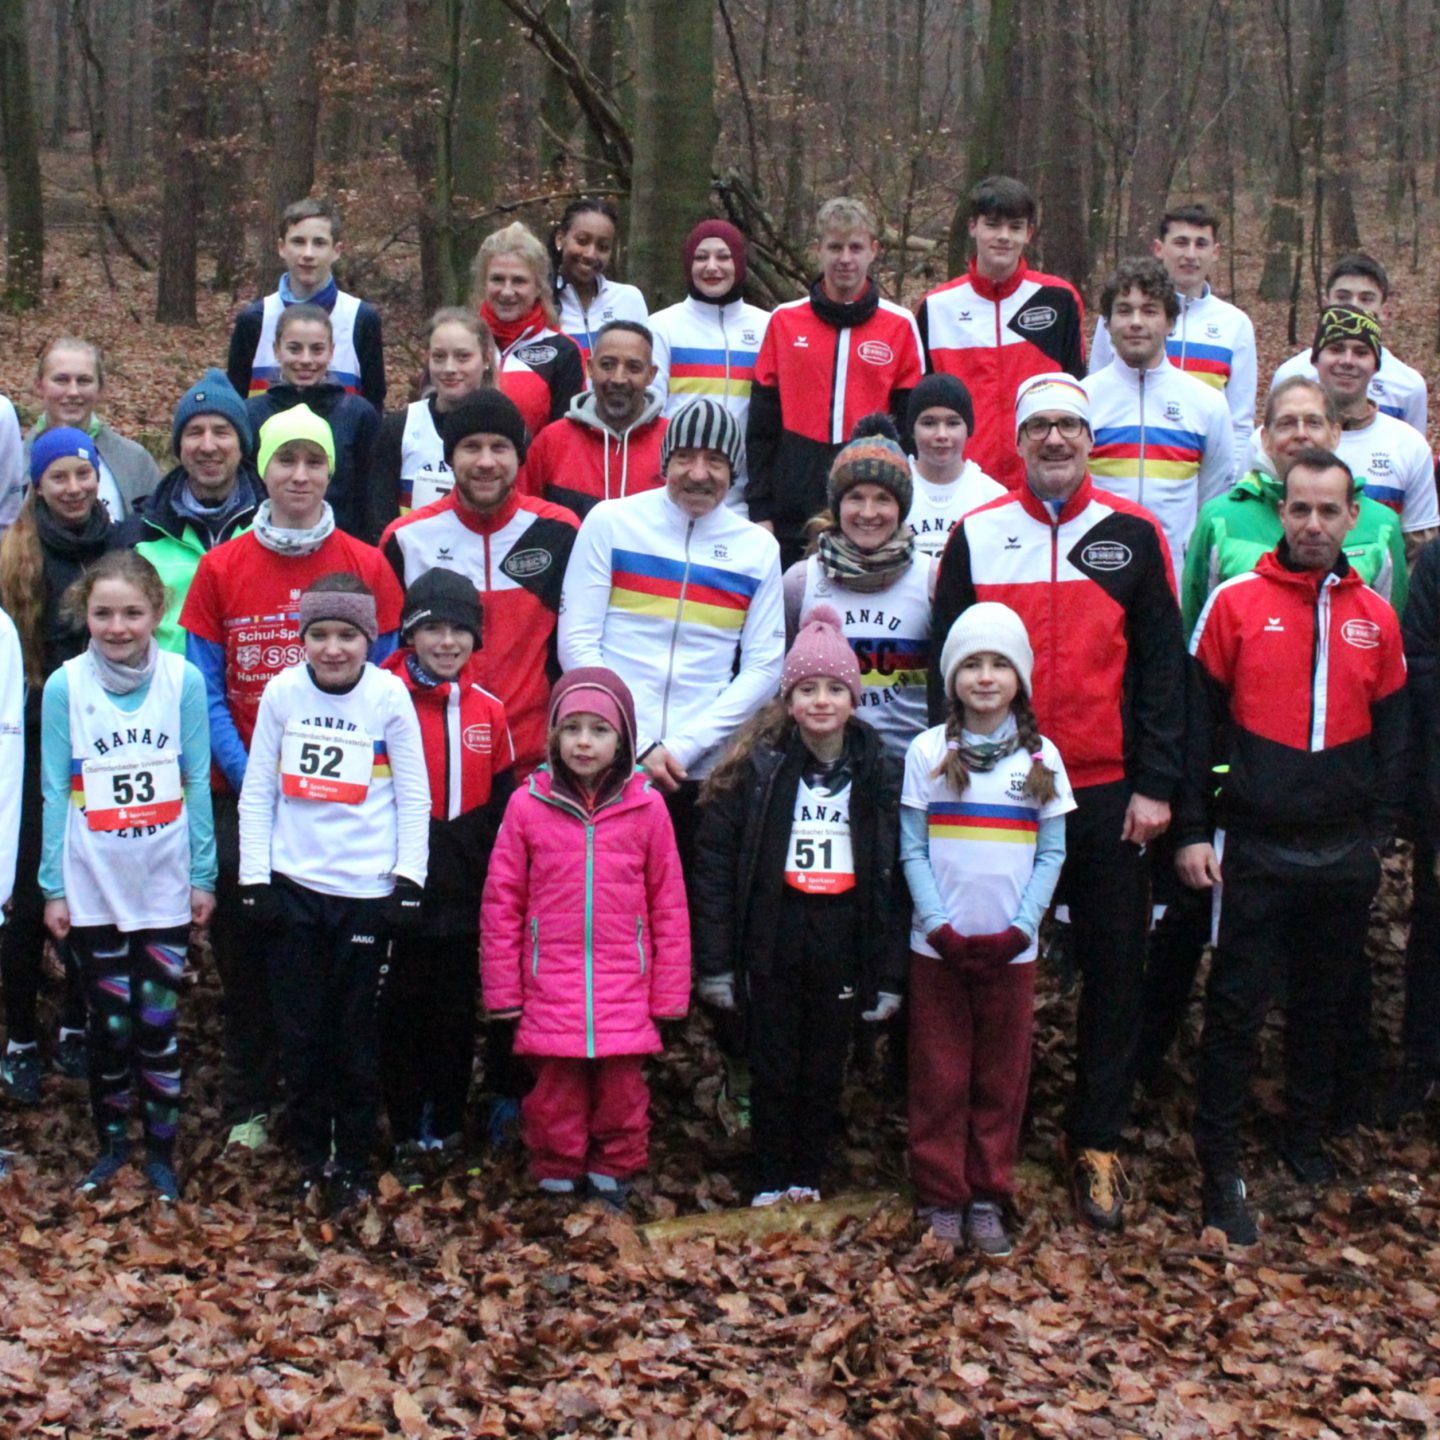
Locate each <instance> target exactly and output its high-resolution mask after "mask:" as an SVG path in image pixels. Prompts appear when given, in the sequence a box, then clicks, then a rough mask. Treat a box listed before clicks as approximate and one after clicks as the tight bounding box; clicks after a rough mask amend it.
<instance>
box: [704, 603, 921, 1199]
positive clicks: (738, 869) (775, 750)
mask: <svg viewBox="0 0 1440 1440" xmlns="http://www.w3.org/2000/svg"><path fill="white" fill-rule="evenodd" d="M859 701H860V667H859V665H858V664H857V663H856V660H855V654H854V651H853V650H851V648H850V646H849V645H848V644H847V643H846V641H845V637H844V635H842V634H841V632H840V617H839V616H838V615H837V614H836V613H835V612H834V611H833V610H832V609H830V607H829V606H827V605H817V606H816V607H815V609H814V610H812V611H810V612H809V613H808V614H807V615H806V616H805V617H804V623H803V624H802V625H801V627H800V633H799V634H798V635H797V636H796V638H795V643H794V644H793V645H792V646H791V647H790V653H789V654H788V655H787V656H786V657H785V668H784V670H783V672H782V675H781V698H780V699H779V700H776V701H773V702H772V703H771V704H770V705H769V706H767V707H766V709H764V710H762V711H760V713H759V714H758V715H756V716H755V717H754V718H753V719H752V720H751V721H750V722H749V724H748V725H746V726H745V727H744V728H743V729H742V730H741V731H740V733H739V735H738V736H737V737H736V740H735V743H734V746H733V748H732V749H731V750H730V752H729V753H728V754H727V755H726V757H725V759H723V760H722V761H721V762H720V764H719V765H718V766H717V767H716V769H715V770H714V772H713V773H712V774H711V775H710V777H709V779H708V780H707V781H706V783H705V788H704V790H703V791H702V792H701V803H702V804H703V805H704V806H705V814H704V817H703V819H702V820H701V822H700V830H699V834H698V836H697V838H696V845H695V861H694V864H693V866H692V867H691V869H692V873H691V875H690V877H689V878H690V895H691V897H692V898H691V905H692V910H693V916H694V925H693V927H692V929H693V934H694V944H695V961H696V970H697V973H698V975H699V983H698V986H697V991H698V994H699V997H700V999H701V1000H702V1001H704V1002H706V1003H707V1004H709V1005H711V1006H713V1007H714V1008H715V1009H717V1010H720V1011H722V1012H738V1015H737V1016H736V1017H735V1018H736V1019H737V1020H738V1021H742V1022H743V1028H744V1029H745V1031H746V1041H747V1050H748V1057H749V1061H750V1080H751V1089H750V1117H751V1137H752V1146H753V1150H754V1161H755V1196H754V1199H753V1200H752V1201H751V1204H752V1205H757V1206H763V1205H775V1204H778V1203H780V1202H788V1203H790V1204H795V1203H802V1202H805V1201H813V1200H818V1199H819V1198H820V1181H821V1176H822V1172H823V1170H824V1168H825V1163H826V1157H827V1151H828V1149H829V1145H830V1140H831V1137H832V1135H833V1134H834V1132H835V1129H836V1122H837V1121H838V1119H839V1114H840V1090H841V1085H842V1082H843V1081H844V1078H845V1062H846V1059H847V1057H848V1055H849V1052H850V1042H851V1039H852V1036H853V1034H854V1029H855V1015H856V1011H860V1012H861V1016H860V1018H861V1019H863V1020H867V1021H871V1022H873V1023H879V1022H881V1021H885V1020H889V1019H890V1018H891V1017H892V1016H893V1015H894V1014H895V1013H896V1012H897V1011H898V1010H899V1008H900V998H901V991H902V989H903V986H904V977H905V952H904V947H903V945H902V943H901V938H900V937H901V935H902V934H903V933H904V913H903V909H904V901H903V888H904V887H903V886H901V885H900V884H899V877H898V876H897V875H896V873H895V855H896V848H897V842H898V837H897V825H898V820H899V808H900V762H899V761H898V760H897V759H896V758H894V757H893V756H891V755H889V754H887V753H886V750H885V747H884V746H883V745H882V744H881V742H880V738H879V736H878V735H877V734H876V733H875V731H873V730H872V729H871V728H870V727H869V726H868V725H866V724H864V723H863V722H862V721H860V720H858V719H856V718H855V713H854V712H855V710H856V708H857V706H858V705H859ZM737 1028H740V1027H739V1026H738V1025H737Z"/></svg>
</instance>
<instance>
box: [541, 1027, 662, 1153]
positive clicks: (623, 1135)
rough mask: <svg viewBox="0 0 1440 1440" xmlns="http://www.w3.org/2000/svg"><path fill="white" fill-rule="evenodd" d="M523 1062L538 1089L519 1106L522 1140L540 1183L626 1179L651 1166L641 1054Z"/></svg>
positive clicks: (552, 1057) (550, 1057) (647, 1100)
mask: <svg viewBox="0 0 1440 1440" xmlns="http://www.w3.org/2000/svg"><path fill="white" fill-rule="evenodd" d="M525 1059H526V1061H527V1062H528V1063H529V1065H530V1068H531V1069H532V1070H533V1071H534V1072H535V1088H534V1089H533V1090H532V1091H531V1092H530V1093H529V1094H528V1095H527V1096H526V1097H525V1099H524V1100H523V1101H521V1103H520V1136H521V1138H522V1139H523V1140H524V1142H525V1148H526V1149H527V1150H529V1152H530V1170H531V1173H532V1174H533V1175H534V1176H535V1178H536V1179H537V1180H579V1179H580V1178H581V1177H582V1176H584V1175H586V1174H594V1175H609V1176H612V1177H613V1178H615V1179H617V1180H623V1179H625V1178H626V1177H627V1176H630V1175H633V1174H634V1173H635V1172H636V1171H637V1170H643V1169H644V1168H645V1162H646V1160H647V1159H648V1158H649V1139H650V1089H649V1087H648V1086H647V1085H646V1084H645V1057H644V1056H643V1055H606V1056H604V1057H602V1058H601V1059H598V1060H585V1059H572V1058H571V1057H570V1056H568V1055H527V1056H525Z"/></svg>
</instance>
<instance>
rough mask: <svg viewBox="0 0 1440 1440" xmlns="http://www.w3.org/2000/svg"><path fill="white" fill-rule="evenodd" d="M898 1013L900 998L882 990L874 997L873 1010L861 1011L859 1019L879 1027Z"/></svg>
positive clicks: (891, 992)
mask: <svg viewBox="0 0 1440 1440" xmlns="http://www.w3.org/2000/svg"><path fill="white" fill-rule="evenodd" d="M899 1013H900V997H899V996H898V995H896V994H895V993H894V992H893V991H890V990H882V991H881V992H880V993H879V994H878V995H877V996H876V997H875V1008H874V1009H873V1010H862V1011H861V1012H860V1018H861V1019H862V1020H869V1021H870V1022H871V1023H872V1024H875V1025H881V1024H883V1023H884V1022H885V1021H886V1020H889V1019H890V1018H891V1017H892V1016H894V1015H898V1014H899Z"/></svg>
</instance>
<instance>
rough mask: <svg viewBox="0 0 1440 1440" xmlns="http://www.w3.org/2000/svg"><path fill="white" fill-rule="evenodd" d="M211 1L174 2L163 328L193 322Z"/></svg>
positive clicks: (158, 310)
mask: <svg viewBox="0 0 1440 1440" xmlns="http://www.w3.org/2000/svg"><path fill="white" fill-rule="evenodd" d="M214 4H215V0H177V3H176V5H175V7H174V10H173V16H174V24H175V28H174V30H173V32H172V34H173V49H172V51H171V57H170V63H169V65H168V67H167V69H168V73H169V77H170V82H171V86H172V87H173V89H172V97H173V98H172V100H171V105H172V110H171V119H172V122H173V123H172V125H171V127H170V130H169V131H168V132H167V135H168V138H167V141H166V146H165V149H166V156H165V193H164V198H163V201H162V203H161V207H160V279H159V284H158V285H157V287H156V297H155V318H156V319H157V320H158V321H160V322H161V323H162V324H166V325H193V324H194V323H195V268H196V262H197V260H198V254H197V252H198V249H199V231H198V212H199V209H200V161H199V158H198V155H197V153H196V150H197V147H198V146H199V144H200V142H201V141H202V140H204V138H205V95H206V90H207V86H206V73H205V72H206V69H207V64H206V61H207V58H208V51H209V47H210V21H211V18H212V16H213V12H214Z"/></svg>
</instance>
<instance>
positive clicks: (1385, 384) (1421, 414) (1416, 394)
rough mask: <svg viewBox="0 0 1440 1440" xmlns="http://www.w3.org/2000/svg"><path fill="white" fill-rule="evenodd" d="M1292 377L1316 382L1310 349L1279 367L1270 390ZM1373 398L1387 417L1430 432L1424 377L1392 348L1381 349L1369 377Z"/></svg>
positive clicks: (1428, 405)
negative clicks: (1428, 429) (1376, 366)
mask: <svg viewBox="0 0 1440 1440" xmlns="http://www.w3.org/2000/svg"><path fill="white" fill-rule="evenodd" d="M1292 375H1303V376H1304V377H1305V378H1306V379H1307V380H1313V379H1315V363H1314V361H1312V360H1311V359H1310V351H1309V349H1305V350H1302V351H1301V352H1300V353H1299V354H1298V355H1292V356H1291V357H1290V358H1289V359H1288V360H1286V361H1285V362H1284V363H1283V364H1282V365H1280V366H1279V367H1277V369H1276V371H1275V375H1274V378H1273V379H1272V380H1271V381H1270V388H1271V389H1272V390H1273V389H1274V388H1275V387H1276V386H1277V385H1278V384H1279V383H1280V382H1281V381H1282V380H1288V379H1290V377H1291V376H1292ZM1370 398H1371V399H1372V400H1373V401H1374V402H1375V403H1376V405H1378V406H1379V407H1380V410H1381V411H1382V412H1383V413H1384V414H1386V415H1393V416H1394V417H1395V418H1396V419H1397V420H1403V421H1404V422H1405V423H1406V424H1407V425H1408V426H1410V428H1411V429H1412V430H1418V431H1419V432H1420V434H1421V435H1422V436H1423V435H1426V434H1427V433H1428V432H1427V430H1426V425H1427V424H1428V421H1429V414H1430V396H1429V392H1428V390H1427V389H1426V387H1425V377H1424V376H1423V375H1422V374H1421V373H1420V372H1419V371H1418V370H1416V369H1415V368H1414V367H1413V366H1411V365H1407V364H1406V363H1405V362H1404V361H1403V360H1402V359H1401V358H1400V357H1399V356H1398V355H1396V353H1395V352H1394V351H1393V350H1391V349H1390V348H1389V346H1386V345H1382V346H1381V347H1380V368H1379V369H1378V370H1377V371H1376V372H1375V373H1374V374H1373V375H1372V376H1371V377H1370Z"/></svg>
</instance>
